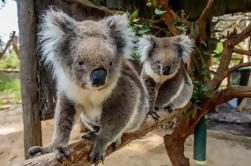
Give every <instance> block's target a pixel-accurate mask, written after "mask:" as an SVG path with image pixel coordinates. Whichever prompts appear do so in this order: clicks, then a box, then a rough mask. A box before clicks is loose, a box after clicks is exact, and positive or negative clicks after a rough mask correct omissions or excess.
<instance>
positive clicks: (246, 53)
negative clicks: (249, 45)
mask: <svg viewBox="0 0 251 166" xmlns="http://www.w3.org/2000/svg"><path fill="white" fill-rule="evenodd" d="M233 52H235V53H238V54H242V55H247V56H251V51H247V50H241V49H238V48H234V49H233Z"/></svg>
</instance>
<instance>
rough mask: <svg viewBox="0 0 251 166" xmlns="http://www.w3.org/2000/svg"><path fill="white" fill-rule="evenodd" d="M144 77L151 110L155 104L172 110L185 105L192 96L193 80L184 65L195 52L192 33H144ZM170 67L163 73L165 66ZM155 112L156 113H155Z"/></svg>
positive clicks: (140, 42) (152, 110) (140, 43)
mask: <svg viewBox="0 0 251 166" xmlns="http://www.w3.org/2000/svg"><path fill="white" fill-rule="evenodd" d="M138 44H139V53H140V54H141V61H142V62H143V68H142V72H141V78H142V79H143V81H144V83H145V85H146V87H147V90H148V93H149V97H150V101H149V102H150V114H151V115H152V116H153V117H154V118H158V117H156V112H154V107H155V108H156V107H157V108H158V107H162V108H165V109H167V110H169V111H172V110H173V109H176V108H182V107H184V106H185V105H186V104H187V103H188V102H189V100H190V99H191V97H192V92H193V84H192V81H191V78H190V76H189V75H188V73H187V71H186V70H185V68H184V63H186V62H187V61H188V60H189V56H190V54H191V52H192V47H193V41H192V40H191V39H189V37H188V36H185V35H180V36H175V37H165V38H157V37H155V36H150V35H148V36H143V37H142V38H141V39H140V41H139V43H138ZM166 66H167V67H168V68H169V73H168V74H163V68H164V67H166ZM154 114H155V115H154Z"/></svg>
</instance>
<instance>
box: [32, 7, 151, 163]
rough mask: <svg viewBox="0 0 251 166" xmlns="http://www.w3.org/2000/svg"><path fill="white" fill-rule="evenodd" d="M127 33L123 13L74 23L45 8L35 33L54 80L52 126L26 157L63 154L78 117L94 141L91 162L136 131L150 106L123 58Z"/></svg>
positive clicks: (127, 50)
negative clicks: (42, 142) (49, 138)
mask: <svg viewBox="0 0 251 166" xmlns="http://www.w3.org/2000/svg"><path fill="white" fill-rule="evenodd" d="M131 34H132V32H131V29H130V28H128V18H127V15H126V14H124V15H113V16H109V17H106V18H104V19H102V20H99V21H92V20H85V21H81V22H79V21H76V20H74V19H73V18H71V17H69V16H68V15H66V14H65V13H63V12H62V11H58V10H53V9H50V10H47V12H46V13H45V14H44V16H43V21H42V24H41V31H40V32H39V34H38V35H39V40H40V43H41V54H42V58H44V61H45V63H47V64H50V65H51V66H52V67H53V69H54V75H55V78H56V82H57V91H58V93H57V104H56V109H55V125H54V134H53V138H52V141H51V143H50V144H49V145H47V146H45V147H39V146H35V147H32V148H30V149H29V155H30V156H31V157H32V156H34V155H35V154H37V153H42V154H43V153H48V152H55V154H56V158H57V159H58V160H62V159H64V158H67V157H68V156H69V155H70V151H69V148H68V146H67V143H68V140H69V136H70V132H71V129H72V126H73V123H74V120H75V119H76V118H77V117H78V115H79V116H80V119H81V120H82V121H83V122H84V124H85V125H86V126H87V127H88V128H89V129H90V130H91V131H90V132H88V133H86V134H85V135H84V136H83V137H84V138H88V139H91V140H93V142H94V146H93V149H92V151H91V153H90V156H89V159H90V160H91V161H92V162H94V163H96V164H97V163H99V162H100V161H103V160H104V157H105V153H106V149H107V147H108V146H109V145H111V144H112V143H115V145H116V147H117V146H119V143H120V138H121V136H122V135H123V133H128V132H134V131H136V130H137V129H139V127H140V126H141V124H142V122H143V121H144V119H145V117H146V113H147V110H148V105H149V104H148V98H147V90H146V88H145V87H144V83H143V82H142V81H141V80H140V77H139V75H138V74H137V73H136V71H135V70H134V68H133V67H132V65H131V64H130V62H129V61H128V60H127V56H129V55H130V49H131V45H132V44H131V37H130V35H131Z"/></svg>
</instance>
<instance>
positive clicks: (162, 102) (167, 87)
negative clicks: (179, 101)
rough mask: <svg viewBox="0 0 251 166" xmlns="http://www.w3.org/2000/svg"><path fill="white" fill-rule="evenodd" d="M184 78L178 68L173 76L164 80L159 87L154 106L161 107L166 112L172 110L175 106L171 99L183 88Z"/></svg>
mask: <svg viewBox="0 0 251 166" xmlns="http://www.w3.org/2000/svg"><path fill="white" fill-rule="evenodd" d="M184 84H185V79H184V76H183V73H182V71H181V70H180V71H179V72H178V73H177V74H176V75H175V76H174V77H173V78H171V79H169V80H167V81H166V82H164V83H163V84H162V85H161V87H160V88H159V92H158V96H157V99H156V103H155V106H156V107H162V108H164V109H165V110H166V111H168V112H172V111H173V109H174V108H175V106H173V101H174V100H175V99H176V98H177V97H178V96H179V95H180V94H181V91H182V89H183V88H184Z"/></svg>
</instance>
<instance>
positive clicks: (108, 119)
mask: <svg viewBox="0 0 251 166" xmlns="http://www.w3.org/2000/svg"><path fill="white" fill-rule="evenodd" d="M131 82H132V81H128V80H127V79H121V81H119V83H118V84H119V85H118V87H117V88H116V89H114V90H113V93H112V96H111V97H110V98H109V99H108V100H107V101H106V103H104V105H103V110H102V115H101V119H100V130H99V132H98V133H97V134H96V137H95V140H94V145H93V149H92V152H91V153H90V156H89V159H90V160H91V161H92V162H94V163H95V164H97V163H99V162H100V161H103V160H104V158H105V155H106V149H107V147H108V146H109V145H111V144H112V143H114V142H115V143H114V144H113V145H114V146H116V147H113V148H117V147H118V146H119V144H120V138H121V136H122V134H123V133H124V132H125V131H126V130H127V128H128V127H129V126H130V125H131V124H132V123H133V122H134V119H135V114H136V113H134V111H138V110H137V109H138V107H137V106H136V104H137V103H138V100H139V99H138V98H136V97H135V96H139V93H140V92H138V89H136V88H133V86H134V87H135V85H127V84H130V83H131ZM124 84H125V85H124ZM135 108H137V109H135ZM142 117H145V115H143V116H142ZM130 127H131V126H130Z"/></svg>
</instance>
